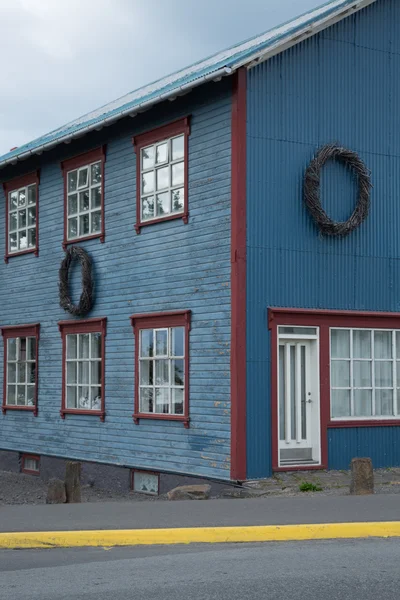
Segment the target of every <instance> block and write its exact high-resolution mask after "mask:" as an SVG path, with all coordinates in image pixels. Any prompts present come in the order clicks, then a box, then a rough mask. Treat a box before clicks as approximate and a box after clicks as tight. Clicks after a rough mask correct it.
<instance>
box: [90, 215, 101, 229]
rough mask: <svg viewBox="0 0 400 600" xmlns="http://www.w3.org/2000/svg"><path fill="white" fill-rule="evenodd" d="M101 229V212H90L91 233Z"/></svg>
mask: <svg viewBox="0 0 400 600" xmlns="http://www.w3.org/2000/svg"><path fill="white" fill-rule="evenodd" d="M98 231H101V212H100V211H99V212H94V213H92V233H97V232H98Z"/></svg>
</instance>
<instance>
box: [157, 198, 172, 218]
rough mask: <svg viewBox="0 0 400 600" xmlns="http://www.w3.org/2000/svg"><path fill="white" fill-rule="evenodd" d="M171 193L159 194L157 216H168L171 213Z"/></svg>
mask: <svg viewBox="0 0 400 600" xmlns="http://www.w3.org/2000/svg"><path fill="white" fill-rule="evenodd" d="M169 199H170V195H169V192H164V193H163V194H157V216H163V215H168V214H169V213H170V212H171V208H170V203H169Z"/></svg>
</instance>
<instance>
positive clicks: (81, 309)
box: [59, 246, 93, 317]
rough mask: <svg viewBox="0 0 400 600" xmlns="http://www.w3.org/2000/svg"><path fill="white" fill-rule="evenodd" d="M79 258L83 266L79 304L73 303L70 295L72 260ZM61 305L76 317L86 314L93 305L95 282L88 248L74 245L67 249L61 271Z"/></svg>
mask: <svg viewBox="0 0 400 600" xmlns="http://www.w3.org/2000/svg"><path fill="white" fill-rule="evenodd" d="M75 258H76V259H77V260H79V262H80V263H81V267H82V294H81V297H80V300H79V304H78V305H76V304H72V301H71V298H70V297H69V289H68V288H69V286H68V273H69V268H70V266H71V262H72V261H73V260H74V259H75ZM59 277H60V306H61V307H62V308H63V309H64V310H65V311H67V312H69V313H71V315H74V316H76V317H82V316H84V315H86V314H87V313H88V312H89V311H90V309H91V308H92V306H93V297H92V293H93V282H92V261H91V258H90V256H89V255H88V253H87V252H86V250H84V249H83V248H79V247H78V246H72V247H71V248H68V250H67V251H66V255H65V258H64V260H63V261H62V263H61V266H60V271H59Z"/></svg>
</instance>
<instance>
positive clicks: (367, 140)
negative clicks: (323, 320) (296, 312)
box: [247, 0, 400, 478]
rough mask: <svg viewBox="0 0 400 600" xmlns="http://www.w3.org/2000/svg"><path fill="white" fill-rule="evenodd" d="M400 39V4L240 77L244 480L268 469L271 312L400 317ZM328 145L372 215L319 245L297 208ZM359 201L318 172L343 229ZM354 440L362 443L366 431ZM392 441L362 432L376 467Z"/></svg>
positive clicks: (334, 170)
mask: <svg viewBox="0 0 400 600" xmlns="http://www.w3.org/2000/svg"><path fill="white" fill-rule="evenodd" d="M399 34H400V3H399V2H397V0H382V1H379V2H376V3H375V4H373V5H371V6H370V7H368V8H367V9H364V10H362V11H360V12H359V13H357V14H356V15H353V16H351V17H349V18H347V19H345V20H344V21H342V22H341V23H339V24H337V25H335V26H333V27H331V28H329V29H327V30H326V31H325V32H322V33H321V34H319V35H317V36H314V37H313V38H311V39H309V40H307V41H306V42H304V43H302V44H299V45H298V46H295V47H293V48H292V49H290V50H288V51H286V52H285V53H283V54H281V55H279V56H276V57H274V58H272V59H271V60H269V61H268V62H265V63H263V64H261V65H259V66H257V67H255V68H253V69H251V70H250V71H249V73H248V114H247V119H248V132H247V134H248V139H247V144H248V172H247V207H248V209H247V210H248V212H247V228H248V229H247V245H248V247H247V252H248V255H247V256H248V263H247V264H248V272H247V273H248V282H247V293H248V299H247V302H248V304H247V308H248V311H247V315H248V316H247V341H248V354H247V360H248V370H247V376H248V384H247V385H248V409H247V418H248V421H247V423H248V425H247V439H248V477H250V478H255V477H262V476H265V475H267V474H269V473H270V470H271V440H270V428H271V424H270V352H269V343H270V341H269V333H268V329H267V319H266V316H267V307H268V306H287V307H303V308H329V309H353V310H381V311H400V263H399V259H400V235H399V223H400V202H399V190H400V110H399V106H400V35H399ZM328 142H339V143H340V144H342V145H344V146H347V147H348V148H350V149H352V150H355V151H357V152H358V153H359V154H360V156H361V158H362V159H363V160H364V161H365V163H366V164H367V166H368V167H369V168H370V169H371V171H372V181H373V185H374V188H373V191H372V206H371V212H370V215H369V217H368V219H367V221H366V222H365V223H364V224H363V225H362V226H361V227H360V228H359V229H357V230H356V231H354V232H353V233H352V234H351V235H350V236H349V237H347V238H345V239H328V238H323V237H321V236H320V235H319V232H318V230H317V229H316V227H315V226H314V223H313V222H312V220H311V218H310V217H309V214H308V212H307V211H306V210H305V208H304V206H303V201H302V185H303V176H304V171H305V168H306V166H307V164H308V163H309V161H310V160H311V158H312V156H313V155H314V153H315V151H316V150H317V148H318V147H319V146H321V145H323V144H326V143H328ZM356 193H357V188H356V186H355V184H354V182H353V180H352V179H351V177H350V175H349V173H348V172H347V171H346V169H344V168H343V167H339V166H336V165H330V166H328V167H327V168H326V169H325V171H324V174H323V182H322V201H323V205H324V207H325V209H326V210H327V212H328V214H329V215H330V216H331V217H332V218H334V219H337V220H345V219H347V218H348V216H349V215H350V213H351V211H352V209H353V206H354V202H355V200H356ZM351 431H353V432H355V433H354V435H355V434H357V435H358V436H359V439H367V437H365V436H366V435H367V431H369V430H364V431H363V432H360V433H357V430H351ZM351 431H350V432H345V431H342V430H341V431H338V432H337V431H334V432H331V433H330V439H331V440H332V446H331V448H330V461H331V466H333V465H337V464H341V465H343V464H344V463H346V464H348V460H349V458H351V456H352V451H353V450H352V448H353V446H350V445H348V446H347V448H348V452H347V454H346V456H345V455H344V454H343V453H344V450H343V449H342V450H341V453H340V454H337V455H336V454H335V452H336V450H335V448H336V449H338V444H336V445H335V443H334V441H333V440H338V439H341V438H340V436H345V435H347V436H348V439H350V437H351V436H352V435H353V434H352V433H351ZM396 431H397V429H392V428H388V434H387V437H386V438H385V436H384V435H383V434H381V433H380V432H379V430H377V433H376V439H375V437H374V436H373V433H374V432H373V431H371V432H370V433H369V435H370V440H371V444H372V445H373V446H376V445H379V444H380V456H384V455H385V454H386V453H387V452H388V444H389V443H390V439H392V438H391V437H390V436H393V435H395V432H396ZM362 436H364V437H362ZM360 443H361V442H360ZM338 452H339V451H338ZM377 452H378V454H379V450H377ZM399 461H400V459H399ZM378 462H379V461H378ZM380 462H382V461H380Z"/></svg>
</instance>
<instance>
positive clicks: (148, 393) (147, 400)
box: [140, 388, 154, 413]
mask: <svg viewBox="0 0 400 600" xmlns="http://www.w3.org/2000/svg"><path fill="white" fill-rule="evenodd" d="M140 412H144V413H152V412H154V405H153V390H152V389H147V388H140Z"/></svg>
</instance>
